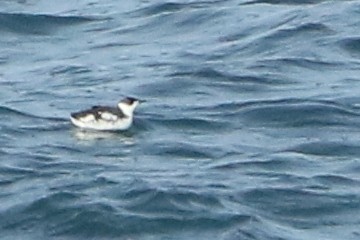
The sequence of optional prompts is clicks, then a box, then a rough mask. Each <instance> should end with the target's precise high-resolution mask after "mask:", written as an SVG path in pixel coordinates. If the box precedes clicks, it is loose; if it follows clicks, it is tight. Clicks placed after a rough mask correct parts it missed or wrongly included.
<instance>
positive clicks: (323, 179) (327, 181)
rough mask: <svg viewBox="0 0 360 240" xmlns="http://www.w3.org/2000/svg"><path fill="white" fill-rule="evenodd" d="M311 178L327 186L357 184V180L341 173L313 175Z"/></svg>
mask: <svg viewBox="0 0 360 240" xmlns="http://www.w3.org/2000/svg"><path fill="white" fill-rule="evenodd" d="M313 179H314V180H315V181H317V182H319V183H321V184H324V185H327V186H331V187H333V186H343V187H349V186H359V181H358V180H355V179H351V178H348V177H345V176H341V175H330V174H327V175H317V176H315V177H313Z"/></svg>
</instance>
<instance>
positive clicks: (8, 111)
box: [0, 106, 68, 122]
mask: <svg viewBox="0 0 360 240" xmlns="http://www.w3.org/2000/svg"><path fill="white" fill-rule="evenodd" d="M0 114H1V116H2V118H3V119H4V118H5V117H18V118H28V119H38V120H43V121H53V122H64V121H68V120H67V119H64V118H57V117H41V116H36V115H32V114H29V113H26V112H22V111H18V110H15V109H12V108H9V107H3V106H0Z"/></svg>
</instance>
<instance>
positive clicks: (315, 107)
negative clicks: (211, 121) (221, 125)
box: [240, 99, 359, 127]
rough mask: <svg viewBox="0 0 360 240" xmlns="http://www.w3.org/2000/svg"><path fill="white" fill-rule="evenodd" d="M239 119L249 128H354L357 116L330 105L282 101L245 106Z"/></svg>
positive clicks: (333, 104)
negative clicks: (248, 125)
mask: <svg viewBox="0 0 360 240" xmlns="http://www.w3.org/2000/svg"><path fill="white" fill-rule="evenodd" d="M240 112H241V118H243V119H245V120H246V121H247V122H248V123H249V124H251V125H253V124H256V123H259V124H264V125H266V126H274V127H275V126H288V127H302V126H322V127H324V126H338V125H343V126H346V125H349V124H351V125H353V123H356V122H357V118H358V117H359V114H358V113H357V112H355V111H353V110H352V109H351V108H349V107H346V106H343V105H340V104H337V103H335V102H331V101H306V100H305V101H304V100H296V99H284V100H278V101H259V102H249V103H244V104H243V105H242V107H241V110H240Z"/></svg>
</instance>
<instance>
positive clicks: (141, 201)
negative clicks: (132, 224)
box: [121, 188, 223, 216]
mask: <svg viewBox="0 0 360 240" xmlns="http://www.w3.org/2000/svg"><path fill="white" fill-rule="evenodd" d="M121 199H122V201H125V202H126V206H125V208H126V209H128V210H130V211H131V212H137V213H153V214H157V213H159V214H161V215H168V214H169V215H172V214H174V215H176V214H177V213H180V212H181V214H182V215H183V216H186V215H191V214H192V213H193V212H196V211H198V210H205V209H207V208H211V209H213V210H215V209H222V208H223V206H222V204H221V202H220V201H219V200H218V199H217V198H216V197H214V196H212V195H208V196H207V195H205V194H198V193H196V192H188V191H186V192H182V191H176V190H168V191H164V190H156V189H151V188H146V189H141V188H140V189H133V190H131V191H128V192H126V193H125V195H124V196H123V197H122V198H121Z"/></svg>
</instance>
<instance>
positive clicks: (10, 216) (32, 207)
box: [0, 192, 82, 231]
mask: <svg viewBox="0 0 360 240" xmlns="http://www.w3.org/2000/svg"><path fill="white" fill-rule="evenodd" d="M81 197H82V195H81V194H75V193H70V192H61V193H54V194H51V195H48V196H43V197H41V198H37V199H36V200H34V201H33V202H31V203H30V204H28V205H26V204H22V205H19V206H15V207H13V208H11V209H8V210H7V211H6V212H3V213H0V215H3V216H2V221H0V226H1V228H2V229H4V230H7V229H17V228H18V229H22V230H25V231H26V230H29V229H32V228H37V227H39V226H38V225H40V226H42V225H44V224H45V225H46V224H51V223H50V222H49V221H51V220H54V219H62V217H65V216H66V215H68V214H69V210H70V209H68V210H66V209H64V206H67V205H68V204H73V203H74V202H75V201H76V200H78V199H80V198H81Z"/></svg>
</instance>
